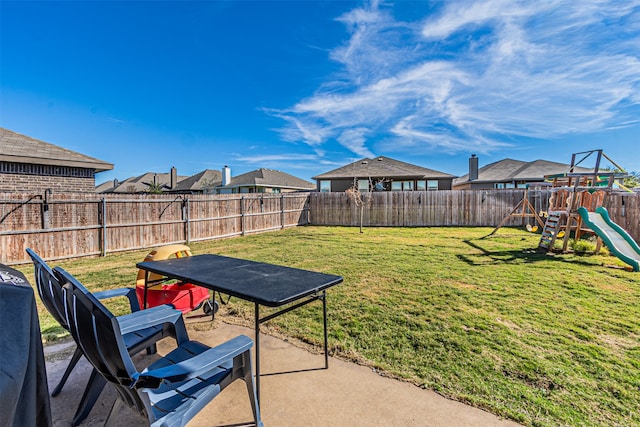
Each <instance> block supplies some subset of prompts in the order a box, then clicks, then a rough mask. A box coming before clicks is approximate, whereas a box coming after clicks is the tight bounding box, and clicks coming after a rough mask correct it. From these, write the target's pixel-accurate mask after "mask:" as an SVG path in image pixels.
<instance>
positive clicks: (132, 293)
mask: <svg viewBox="0 0 640 427" xmlns="http://www.w3.org/2000/svg"><path fill="white" fill-rule="evenodd" d="M92 293H93V296H94V297H96V298H97V299H99V300H103V299H107V298H116V297H127V298H128V299H129V307H130V308H131V312H132V313H133V312H136V311H140V303H139V302H138V298H137V297H136V290H135V289H133V288H118V289H108V290H106V291H100V292H92Z"/></svg>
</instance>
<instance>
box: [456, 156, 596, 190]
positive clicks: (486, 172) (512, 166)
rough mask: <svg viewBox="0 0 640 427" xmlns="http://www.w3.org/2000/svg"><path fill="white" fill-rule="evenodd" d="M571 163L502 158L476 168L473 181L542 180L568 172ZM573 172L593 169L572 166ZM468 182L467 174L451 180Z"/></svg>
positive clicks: (458, 182)
mask: <svg viewBox="0 0 640 427" xmlns="http://www.w3.org/2000/svg"><path fill="white" fill-rule="evenodd" d="M570 168H571V165H569V164H566V163H557V162H550V161H548V160H540V159H539V160H534V161H532V162H524V161H522V160H514V159H503V160H499V161H497V162H493V163H490V164H488V165H486V166H483V167H481V168H479V169H478V179H476V180H474V181H473V182H509V181H542V180H544V176H545V175H554V174H560V173H565V172H569V169H570ZM573 171H574V172H590V171H593V169H587V168H583V167H577V166H574V168H573ZM467 182H469V174H466V175H463V176H461V177H460V178H457V179H454V180H453V185H460V184H464V183H467Z"/></svg>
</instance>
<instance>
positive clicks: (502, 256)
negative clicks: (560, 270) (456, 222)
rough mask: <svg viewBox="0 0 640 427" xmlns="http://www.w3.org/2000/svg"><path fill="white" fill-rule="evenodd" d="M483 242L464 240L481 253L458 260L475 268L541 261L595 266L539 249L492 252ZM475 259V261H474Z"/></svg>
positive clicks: (459, 256)
mask: <svg viewBox="0 0 640 427" xmlns="http://www.w3.org/2000/svg"><path fill="white" fill-rule="evenodd" d="M481 241H483V240H482V239H477V240H476V241H473V240H470V239H467V240H463V242H464V243H465V244H467V245H469V246H470V247H472V248H474V249H477V250H478V251H480V252H481V254H480V255H478V256H473V257H470V256H468V255H464V254H460V255H456V256H457V257H458V259H460V260H461V261H463V262H465V263H467V264H469V265H474V266H483V265H484V266H486V265H487V264H511V263H516V262H517V263H522V262H524V263H525V264H531V263H535V262H539V261H554V262H568V263H571V264H579V265H584V266H588V267H593V264H591V263H588V262H585V261H581V260H579V259H578V260H577V259H575V258H572V259H571V260H567V259H565V258H562V257H557V256H550V255H549V254H548V253H547V252H544V251H540V250H538V248H530V249H517V250H504V251H500V250H497V251H492V250H489V249H487V248H485V247H483V246H481V245H479V244H478V243H477V242H481ZM474 258H475V259H474ZM480 258H482V259H487V258H488V259H490V260H491V262H489V263H487V262H486V261H482V262H478V259H480Z"/></svg>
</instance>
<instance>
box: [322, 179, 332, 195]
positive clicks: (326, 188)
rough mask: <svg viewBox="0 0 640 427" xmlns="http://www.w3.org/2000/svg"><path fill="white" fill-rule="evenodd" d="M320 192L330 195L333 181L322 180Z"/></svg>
mask: <svg viewBox="0 0 640 427" xmlns="http://www.w3.org/2000/svg"><path fill="white" fill-rule="evenodd" d="M320 192H321V193H330V192H331V181H330V180H328V179H327V180H322V181H320Z"/></svg>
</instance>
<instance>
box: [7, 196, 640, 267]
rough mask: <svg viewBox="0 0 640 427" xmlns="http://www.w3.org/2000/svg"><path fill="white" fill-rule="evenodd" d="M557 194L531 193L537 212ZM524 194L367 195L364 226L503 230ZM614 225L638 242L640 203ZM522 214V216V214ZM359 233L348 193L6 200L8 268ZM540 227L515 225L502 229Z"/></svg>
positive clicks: (625, 206)
mask: <svg viewBox="0 0 640 427" xmlns="http://www.w3.org/2000/svg"><path fill="white" fill-rule="evenodd" d="M550 195H551V191H550V190H528V192H527V198H528V200H529V202H530V203H531V205H532V206H533V207H534V209H535V211H536V212H541V211H547V209H548V206H549V197H550ZM523 197H524V190H452V191H429V192H425V191H409V192H401V191H392V192H375V193H369V194H365V195H364V197H363V199H364V202H365V204H364V205H363V206H362V207H363V225H364V226H365V227H367V226H378V227H442V226H460V227H469V226H472V227H473V226H482V227H495V226H497V225H498V224H500V222H501V221H502V220H503V219H504V218H505V217H506V216H507V215H509V213H510V212H511V211H512V210H513V208H514V207H515V206H517V205H518V203H520V202H521V201H522V199H523ZM604 206H605V207H606V208H607V209H608V210H609V214H610V216H611V219H612V220H613V221H615V222H616V223H618V224H619V225H620V226H621V227H622V228H624V229H625V230H627V232H629V234H630V235H631V236H632V237H633V238H634V239H635V240H636V241H640V195H639V194H633V193H610V194H608V195H607V196H606V197H605V201H604ZM515 213H518V212H515ZM306 224H313V225H336V226H354V227H357V226H359V225H360V207H359V206H357V205H356V203H355V201H354V200H353V199H352V198H350V197H349V195H348V194H346V193H310V194H309V193H295V194H280V195H264V194H245V195H219V196H218V195H217V196H207V195H180V196H167V195H128V196H126V197H123V196H122V195H95V194H75V195H50V194H49V195H48V194H42V195H21V194H16V193H0V262H2V263H3V264H18V263H25V262H29V260H28V258H27V256H26V253H25V249H26V248H28V247H31V248H33V249H34V250H36V251H37V252H38V253H39V254H40V255H41V256H43V257H44V258H45V259H51V260H53V259H64V258H72V257H80V256H87V255H105V254H106V253H108V252H117V251H126V250H135V249H145V248H151V247H155V246H160V245H165V244H171V243H185V242H186V243H189V242H197V241H201V240H210V239H217V238H224V237H233V236H241V235H245V234H249V233H257V232H265V231H271V230H279V229H282V228H285V227H295V226H298V225H306ZM525 224H531V225H534V224H535V223H534V219H533V218H530V217H525V218H519V217H516V216H513V217H510V218H509V220H508V221H507V222H506V223H505V224H504V226H523V225H525Z"/></svg>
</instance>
